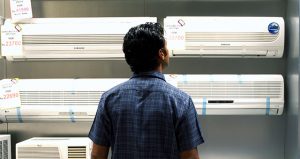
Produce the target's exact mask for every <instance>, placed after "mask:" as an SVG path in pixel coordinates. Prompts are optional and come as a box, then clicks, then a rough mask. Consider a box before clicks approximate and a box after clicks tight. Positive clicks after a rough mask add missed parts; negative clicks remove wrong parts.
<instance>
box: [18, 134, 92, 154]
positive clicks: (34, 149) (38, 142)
mask: <svg viewBox="0 0 300 159" xmlns="http://www.w3.org/2000/svg"><path fill="white" fill-rule="evenodd" d="M91 143H92V142H91V140H90V139H89V138H87V137H65V138H64V137H59V138H57V137H55V138H50V137H34V138H31V139H28V140H25V141H22V142H19V143H17V144H16V159H25V158H26V159H27V158H28V159H29V158H30V159H33V158H36V159H42V158H44V159H71V158H74V159H90V158H91V157H90V156H91Z"/></svg>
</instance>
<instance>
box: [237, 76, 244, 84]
mask: <svg viewBox="0 0 300 159" xmlns="http://www.w3.org/2000/svg"><path fill="white" fill-rule="evenodd" d="M237 77H238V80H239V84H242V83H243V80H242V75H237Z"/></svg>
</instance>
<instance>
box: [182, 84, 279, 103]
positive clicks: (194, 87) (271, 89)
mask: <svg viewBox="0 0 300 159" xmlns="http://www.w3.org/2000/svg"><path fill="white" fill-rule="evenodd" d="M178 88H179V89H181V90H183V91H185V92H187V93H188V94H189V95H190V96H191V97H192V98H193V99H199V98H203V97H207V98H248V99H255V98H266V97H270V98H282V91H283V90H282V88H283V86H282V83H281V82H270V81H261V82H246V81H243V82H238V81H237V82H232V81H230V82H219V81H215V82H203V81H189V82H178Z"/></svg>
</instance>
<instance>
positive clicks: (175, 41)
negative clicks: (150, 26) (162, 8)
mask: <svg viewBox="0 0 300 159" xmlns="http://www.w3.org/2000/svg"><path fill="white" fill-rule="evenodd" d="M165 31H166V32H165V34H166V40H167V42H168V48H169V49H185V22H184V21H183V20H181V19H171V20H168V21H166V22H165Z"/></svg>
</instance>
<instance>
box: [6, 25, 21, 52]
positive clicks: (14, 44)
mask: <svg viewBox="0 0 300 159" xmlns="http://www.w3.org/2000/svg"><path fill="white" fill-rule="evenodd" d="M22 50H23V45H22V32H21V28H20V27H19V26H18V25H14V24H5V25H2V26H1V52H2V56H12V55H22V53H23V52H22Z"/></svg>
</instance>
